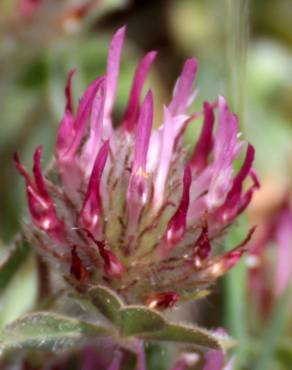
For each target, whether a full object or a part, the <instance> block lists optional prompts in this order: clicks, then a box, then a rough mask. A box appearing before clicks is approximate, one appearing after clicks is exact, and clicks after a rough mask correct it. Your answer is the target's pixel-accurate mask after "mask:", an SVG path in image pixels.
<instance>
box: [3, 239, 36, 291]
mask: <svg viewBox="0 0 292 370" xmlns="http://www.w3.org/2000/svg"><path fill="white" fill-rule="evenodd" d="M29 251H30V247H29V245H28V244H27V243H26V242H24V241H23V240H22V239H21V238H19V239H18V240H16V241H15V244H14V245H13V246H12V247H11V248H8V249H7V252H6V254H5V255H4V256H3V257H2V258H1V260H0V293H2V292H3V290H4V289H5V288H6V287H7V285H8V284H9V282H10V281H11V279H12V278H13V276H14V274H15V273H16V272H17V270H18V268H19V267H20V265H21V264H22V263H23V262H24V260H25V259H26V257H27V256H28V254H29Z"/></svg>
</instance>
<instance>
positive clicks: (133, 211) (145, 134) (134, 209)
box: [127, 91, 153, 234]
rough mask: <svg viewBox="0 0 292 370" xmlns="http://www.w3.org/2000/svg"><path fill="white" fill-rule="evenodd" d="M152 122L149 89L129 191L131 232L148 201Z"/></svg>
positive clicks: (141, 119) (138, 125) (138, 135)
mask: <svg viewBox="0 0 292 370" xmlns="http://www.w3.org/2000/svg"><path fill="white" fill-rule="evenodd" d="M152 122H153V96H152V93H151V91H149V92H148V94H147V95H146V98H145V101H144V103H143V105H142V108H141V112H140V117H139V121H138V124H137V128H136V140H135V150H134V159H133V165H132V171H131V177H130V180H129V186H128V193H127V200H128V211H129V232H130V234H131V233H132V230H133V228H134V227H136V224H137V221H138V217H139V214H140V212H141V208H142V207H143V205H144V204H145V203H146V201H147V193H148V178H147V177H148V175H147V173H146V158H147V153H148V148H149V141H150V135H151V128H152Z"/></svg>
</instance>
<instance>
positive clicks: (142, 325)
mask: <svg viewBox="0 0 292 370" xmlns="http://www.w3.org/2000/svg"><path fill="white" fill-rule="evenodd" d="M120 315H121V330H122V334H123V335H125V336H130V335H135V334H141V333H147V332H152V331H156V330H161V329H163V328H164V326H165V325H166V321H165V320H164V318H163V316H162V315H161V314H160V313H159V312H157V311H155V310H152V309H150V308H146V307H143V306H127V307H125V308H122V309H121V310H120Z"/></svg>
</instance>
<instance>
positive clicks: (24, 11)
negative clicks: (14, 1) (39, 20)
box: [19, 0, 43, 19]
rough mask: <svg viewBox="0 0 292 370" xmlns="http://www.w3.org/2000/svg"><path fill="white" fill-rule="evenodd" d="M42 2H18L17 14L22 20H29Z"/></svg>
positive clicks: (36, 0)
mask: <svg viewBox="0 0 292 370" xmlns="http://www.w3.org/2000/svg"><path fill="white" fill-rule="evenodd" d="M42 2H43V0H20V2H19V14H20V15H21V16H22V17H23V18H27V19H28V18H31V17H33V16H34V14H35V13H36V12H37V11H38V10H39V8H40V6H41V5H42Z"/></svg>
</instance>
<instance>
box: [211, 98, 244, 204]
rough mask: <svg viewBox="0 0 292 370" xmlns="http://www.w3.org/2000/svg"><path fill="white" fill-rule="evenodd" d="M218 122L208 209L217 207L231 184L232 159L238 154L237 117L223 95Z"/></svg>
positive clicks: (219, 104) (223, 199) (222, 201)
mask: <svg viewBox="0 0 292 370" xmlns="http://www.w3.org/2000/svg"><path fill="white" fill-rule="evenodd" d="M218 109H219V124H218V128H217V131H216V135H215V144H214V164H213V175H212V179H211V183H210V187H209V192H208V195H207V204H208V207H209V209H214V208H218V207H219V206H221V205H222V204H223V203H224V201H225V198H226V195H227V193H228V191H229V190H230V188H231V186H232V174H233V166H232V161H233V160H234V158H235V156H236V155H238V143H237V126H238V120H237V117H236V116H235V115H234V114H232V113H231V112H230V111H229V109H228V106H227V103H226V101H225V99H224V98H223V97H219V100H218Z"/></svg>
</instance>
